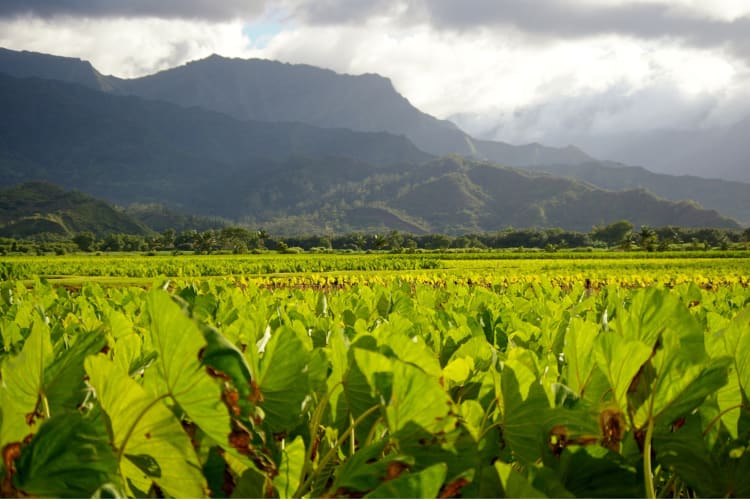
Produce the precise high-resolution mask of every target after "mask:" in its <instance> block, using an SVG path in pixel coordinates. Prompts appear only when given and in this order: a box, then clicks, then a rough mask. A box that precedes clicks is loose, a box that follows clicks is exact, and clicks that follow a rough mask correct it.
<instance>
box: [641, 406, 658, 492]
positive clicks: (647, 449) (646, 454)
mask: <svg viewBox="0 0 750 500" xmlns="http://www.w3.org/2000/svg"><path fill="white" fill-rule="evenodd" d="M653 437H654V419H653V418H651V417H649V419H648V429H647V430H646V442H645V443H644V444H643V480H644V482H645V486H646V498H656V491H654V473H653V471H652V470H651V440H652V439H653Z"/></svg>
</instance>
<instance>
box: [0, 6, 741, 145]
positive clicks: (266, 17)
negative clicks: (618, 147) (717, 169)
mask: <svg viewBox="0 0 750 500" xmlns="http://www.w3.org/2000/svg"><path fill="white" fill-rule="evenodd" d="M0 46H2V47H6V48H10V49H16V50H31V51H37V52H45V53H51V54H56V55H63V56H72V57H79V58H81V59H86V60H89V61H91V62H92V64H94V66H95V67H96V68H97V69H98V70H99V71H101V72H102V73H105V74H114V75H117V76H120V77H137V76H142V75H146V74H150V73H153V72H156V71H159V70H163V69H167V68H170V67H174V66H178V65H180V64H184V63H186V62H188V61H191V60H195V59H200V58H203V57H206V56H208V55H210V54H212V53H216V54H220V55H223V56H227V57H243V58H250V57H258V58H267V59H275V60H280V61H284V62H291V63H306V64H312V65H316V66H321V67H325V68H330V69H333V70H334V71H337V72H341V73H351V74H360V73H378V74H381V75H383V76H386V77H389V78H390V79H391V80H392V81H393V84H394V86H395V88H396V89H397V90H398V91H399V92H400V93H401V94H403V95H404V96H405V97H406V98H407V99H409V100H410V101H411V103H412V104H414V105H415V106H417V107H418V108H420V109H421V110H423V111H425V112H427V113H430V114H432V115H435V116H437V117H439V118H448V119H451V120H453V121H454V122H456V123H457V124H458V125H459V126H461V127H462V128H464V129H465V130H467V131H468V132H470V133H472V134H474V135H477V136H481V137H485V138H492V139H499V140H505V141H508V142H514V143H525V142H531V141H541V142H545V143H548V144H552V145H565V144H567V143H569V142H575V140H576V138H580V137H583V136H585V135H599V136H608V135H617V134H622V133H628V132H630V131H643V130H650V129H668V128H707V127H715V126H724V125H728V124H731V123H733V122H734V121H737V120H739V119H741V118H743V117H745V116H746V115H748V114H750V95H749V94H750V85H749V84H750V1H748V0H710V1H709V0H411V1H401V0H277V1H270V0H267V1H264V0H257V1H255V0H128V1H124V0H88V1H86V0H2V1H0Z"/></svg>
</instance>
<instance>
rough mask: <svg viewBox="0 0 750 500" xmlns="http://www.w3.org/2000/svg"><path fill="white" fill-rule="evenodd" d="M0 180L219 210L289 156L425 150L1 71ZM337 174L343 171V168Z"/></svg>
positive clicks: (387, 138)
mask: <svg viewBox="0 0 750 500" xmlns="http://www.w3.org/2000/svg"><path fill="white" fill-rule="evenodd" d="M0 109H2V110H3V113H2V114H0V185H11V184H16V183H18V182H23V181H27V180H34V179H44V180H48V181H51V182H55V183H58V184H60V185H62V186H64V187H68V188H76V189H81V190H83V191H85V192H88V193H91V194H93V195H95V196H99V197H103V198H105V199H108V200H111V201H114V202H116V203H118V204H121V205H128V204H130V203H134V202H143V203H165V204H167V205H170V206H171V207H173V208H180V207H182V208H187V209H188V210H183V211H185V212H196V211H197V212H198V213H205V214H208V215H222V214H223V211H222V209H221V206H223V205H231V204H233V203H235V202H234V200H232V199H231V198H228V197H227V196H225V191H226V189H225V186H227V185H233V184H234V183H235V182H236V181H238V180H239V182H242V179H243V178H245V177H247V176H248V175H250V176H252V175H261V176H262V175H264V173H265V172H267V171H269V170H273V169H274V168H275V166H274V165H275V162H276V161H279V160H282V159H286V158H288V157H290V156H299V157H300V158H305V157H319V156H323V155H326V156H327V157H329V158H330V161H331V162H333V163H336V162H343V166H342V168H349V167H351V168H357V167H356V164H357V163H356V162H355V163H354V164H351V165H350V163H351V162H349V161H347V160H344V159H343V158H346V157H350V158H357V159H358V162H359V163H360V164H363V165H367V168H369V169H371V170H377V169H378V168H380V167H382V166H387V165H392V164H402V163H413V162H420V161H424V160H426V159H429V158H430V156H429V155H427V154H425V153H423V152H422V151H419V150H418V149H416V148H415V147H414V146H413V145H412V144H411V143H410V142H409V141H408V140H406V139H405V138H403V137H398V136H394V135H391V134H386V133H382V132H381V133H358V132H353V131H350V130H344V129H322V128H317V127H312V126H309V125H303V124H300V123H260V122H240V121H238V120H235V119H232V118H230V117H228V116H225V115H222V114H219V113H215V112H210V111H205V110H201V109H197V108H193V109H185V108H181V107H179V106H176V105H173V104H168V103H163V102H155V101H148V100H144V99H140V98H136V97H120V96H113V95H109V94H106V93H102V92H97V91H93V90H90V89H87V88H84V87H81V86H78V85H71V84H66V83H62V82H58V81H53V80H40V79H23V80H22V79H16V78H11V77H7V76H4V75H0ZM339 174H340V175H345V173H344V172H340V173H339Z"/></svg>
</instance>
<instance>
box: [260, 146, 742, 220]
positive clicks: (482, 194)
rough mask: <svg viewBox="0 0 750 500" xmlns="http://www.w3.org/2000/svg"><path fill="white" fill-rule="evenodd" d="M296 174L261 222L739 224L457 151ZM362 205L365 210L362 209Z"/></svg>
mask: <svg viewBox="0 0 750 500" xmlns="http://www.w3.org/2000/svg"><path fill="white" fill-rule="evenodd" d="M280 175H281V174H280ZM294 177H295V178H297V179H298V180H299V182H300V183H302V184H306V185H307V186H308V190H307V191H306V192H305V193H304V196H302V197H301V198H300V202H299V203H298V204H297V205H296V206H294V207H288V209H287V210H286V211H282V206H281V205H279V206H276V205H274V203H273V202H271V200H269V199H266V198H261V201H260V203H265V207H266V210H267V212H266V213H267V219H266V225H267V226H268V227H270V228H273V229H274V230H276V231H280V232H286V233H289V232H293V229H294V228H295V227H299V226H300V225H305V227H308V228H311V229H313V228H317V229H318V230H320V228H325V227H331V228H336V229H341V230H351V229H353V228H352V227H351V225H350V224H351V220H352V218H353V217H355V216H359V215H360V214H362V213H367V214H368V215H369V216H370V220H369V223H370V226H368V227H390V228H399V229H401V228H403V226H404V225H406V224H408V225H411V226H416V227H417V228H418V230H417V231H413V232H417V233H420V232H447V233H451V234H459V233H464V232H472V231H480V232H481V231H496V230H500V229H504V228H506V227H508V226H513V227H516V228H520V227H562V228H566V229H574V230H580V231H589V230H591V228H592V227H593V226H595V225H603V224H609V223H611V222H614V221H617V220H622V219H628V220H630V221H632V222H633V223H634V224H635V225H636V226H637V227H638V226H640V225H649V226H665V225H677V226H683V227H722V228H734V229H737V228H739V227H740V226H739V225H738V224H737V223H736V222H735V221H733V220H731V219H728V218H726V217H723V216H721V215H720V214H718V213H717V212H716V211H713V210H705V209H703V208H701V207H700V206H698V205H697V204H695V203H691V202H679V203H675V202H671V201H667V200H663V199H660V198H657V197H655V196H654V195H652V194H651V193H649V192H647V191H644V190H630V191H620V192H614V191H607V190H603V189H599V188H596V187H594V186H591V185H590V184H584V183H581V182H579V181H575V180H571V179H564V178H559V177H553V176H550V175H548V174H533V173H529V172H525V171H521V170H517V169H513V168H507V167H499V166H497V165H493V164H490V163H486V162H478V161H471V160H466V159H462V158H459V157H447V158H441V159H437V160H434V161H431V162H428V163H426V164H423V165H420V166H417V167H415V168H413V169H411V170H409V171H408V172H403V173H397V172H391V173H390V174H389V175H386V174H385V173H383V174H381V175H379V176H377V177H372V178H368V179H364V180H363V181H362V182H360V183H339V184H334V185H333V186H331V185H330V184H328V183H321V184H320V185H317V186H316V184H315V183H314V182H313V181H312V180H311V179H308V178H306V177H305V174H304V173H303V172H295V174H294ZM282 183H283V180H282V178H281V177H276V178H274V177H271V178H267V179H265V180H264V182H263V183H262V184H261V185H260V186H259V189H260V192H259V193H258V194H257V195H256V196H262V195H261V193H263V192H267V191H272V192H273V191H276V190H280V189H281V185H282ZM363 186H366V187H367V189H363ZM363 207H365V208H368V209H369V211H368V212H363V209H364V208H363ZM394 218H395V219H394ZM269 220H270V221H271V223H268V221H269Z"/></svg>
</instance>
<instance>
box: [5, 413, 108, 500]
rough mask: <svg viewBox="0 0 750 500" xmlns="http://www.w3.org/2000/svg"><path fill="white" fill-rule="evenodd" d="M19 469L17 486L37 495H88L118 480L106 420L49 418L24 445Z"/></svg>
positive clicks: (68, 416) (71, 415)
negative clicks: (105, 425) (104, 421)
mask: <svg viewBox="0 0 750 500" xmlns="http://www.w3.org/2000/svg"><path fill="white" fill-rule="evenodd" d="M16 469H17V472H16V474H15V475H14V477H13V481H14V484H15V486H16V488H18V489H19V490H22V491H23V492H24V493H26V494H29V495H33V496H37V497H58V498H63V497H64V498H67V497H73V498H76V497H78V498H85V497H90V496H91V495H93V493H94V492H95V491H96V490H97V489H99V488H100V487H101V486H103V485H105V484H108V483H111V484H117V483H118V482H119V477H118V473H117V459H116V457H115V454H114V452H113V450H112V446H111V445H110V443H109V440H108V439H107V432H106V430H105V428H104V425H103V423H102V422H100V421H94V420H92V419H90V418H85V417H83V416H82V415H81V414H80V413H66V414H63V415H58V416H53V417H52V418H50V419H49V420H46V421H45V422H44V423H43V424H42V425H41V426H40V427H39V432H38V433H37V434H36V435H34V438H33V439H32V440H31V443H29V445H28V446H25V447H24V448H23V450H22V452H21V456H20V457H19V458H18V459H17V460H16Z"/></svg>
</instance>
